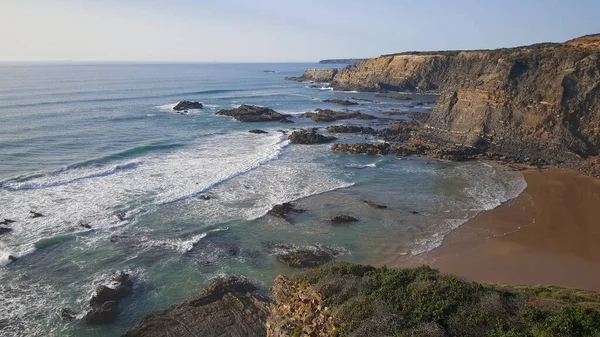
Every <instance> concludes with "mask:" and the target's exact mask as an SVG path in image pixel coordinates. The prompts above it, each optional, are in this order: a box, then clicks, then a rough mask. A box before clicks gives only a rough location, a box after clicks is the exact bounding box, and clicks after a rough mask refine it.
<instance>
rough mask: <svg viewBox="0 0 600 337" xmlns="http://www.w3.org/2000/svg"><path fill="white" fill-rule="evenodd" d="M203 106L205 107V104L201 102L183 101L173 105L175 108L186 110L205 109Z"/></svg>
mask: <svg viewBox="0 0 600 337" xmlns="http://www.w3.org/2000/svg"><path fill="white" fill-rule="evenodd" d="M203 108H204V106H203V105H202V103H200V102H192V101H181V102H179V103H177V104H176V105H175V106H174V107H173V110H175V111H184V110H192V109H203Z"/></svg>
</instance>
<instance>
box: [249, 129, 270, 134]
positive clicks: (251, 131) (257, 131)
mask: <svg viewBox="0 0 600 337" xmlns="http://www.w3.org/2000/svg"><path fill="white" fill-rule="evenodd" d="M248 132H250V133H255V134H263V133H268V132H267V131H265V130H258V129H253V130H249V131H248Z"/></svg>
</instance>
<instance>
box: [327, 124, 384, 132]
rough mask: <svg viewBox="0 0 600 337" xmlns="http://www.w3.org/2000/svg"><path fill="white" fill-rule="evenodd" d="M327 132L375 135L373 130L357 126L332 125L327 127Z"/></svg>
mask: <svg viewBox="0 0 600 337" xmlns="http://www.w3.org/2000/svg"><path fill="white" fill-rule="evenodd" d="M327 131H328V132H332V133H362V134H367V135H373V134H376V133H377V131H375V130H374V129H373V128H370V127H367V126H358V125H349V124H347V125H332V126H328V127H327Z"/></svg>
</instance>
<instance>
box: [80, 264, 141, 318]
mask: <svg viewBox="0 0 600 337" xmlns="http://www.w3.org/2000/svg"><path fill="white" fill-rule="evenodd" d="M110 281H111V286H112V287H108V286H106V285H99V286H97V287H96V291H95V295H94V296H92V298H91V299H90V310H89V311H88V312H87V314H86V315H85V318H84V320H85V322H86V323H87V324H94V325H95V324H109V323H111V322H112V321H114V320H115V319H116V318H117V316H118V315H119V301H120V300H121V299H123V298H125V297H127V296H129V295H130V294H131V291H132V289H133V282H132V281H131V280H130V279H129V275H128V274H126V273H123V272H121V273H119V274H117V275H115V276H113V277H112V278H111V280H110Z"/></svg>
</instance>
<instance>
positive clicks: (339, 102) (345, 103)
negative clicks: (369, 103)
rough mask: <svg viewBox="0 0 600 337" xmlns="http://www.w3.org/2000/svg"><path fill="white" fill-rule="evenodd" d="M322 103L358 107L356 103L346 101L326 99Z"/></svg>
mask: <svg viewBox="0 0 600 337" xmlns="http://www.w3.org/2000/svg"><path fill="white" fill-rule="evenodd" d="M323 102H324V103H333V104H340V105H358V103H356V102H352V101H349V100H346V99H326V100H324V101H323Z"/></svg>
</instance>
